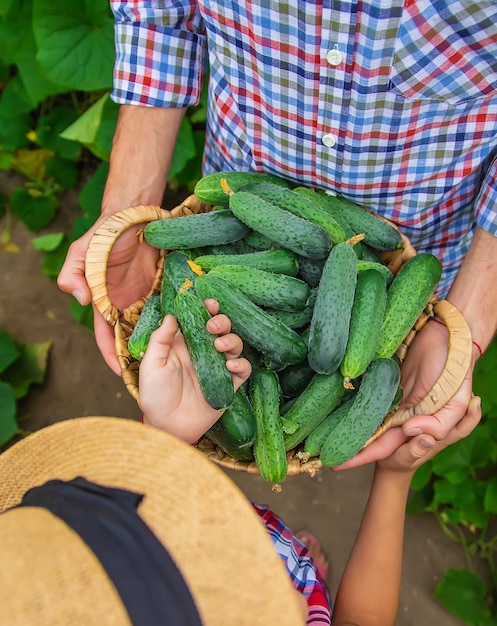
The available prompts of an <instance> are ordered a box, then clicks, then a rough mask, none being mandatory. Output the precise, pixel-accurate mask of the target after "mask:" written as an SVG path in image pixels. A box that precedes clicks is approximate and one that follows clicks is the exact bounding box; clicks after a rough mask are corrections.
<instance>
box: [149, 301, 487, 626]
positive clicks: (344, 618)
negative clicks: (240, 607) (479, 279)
mask: <svg viewBox="0 0 497 626" xmlns="http://www.w3.org/2000/svg"><path fill="white" fill-rule="evenodd" d="M206 305H207V307H208V309H209V311H210V313H211V315H213V317H212V318H211V319H210V320H209V321H208V323H207V329H208V330H209V331H210V332H211V333H213V334H217V335H218V337H217V338H216V342H215V345H216V348H217V349H218V350H219V351H220V352H224V354H225V355H226V359H227V360H226V366H227V368H228V369H229V371H230V372H231V373H232V375H233V383H234V386H235V388H238V387H239V386H240V385H241V384H242V383H243V382H244V381H245V380H247V379H248V377H249V376H250V372H251V369H250V364H249V363H248V361H247V360H246V359H244V358H239V355H240V354H241V352H242V347H243V346H242V341H241V340H240V338H239V337H238V336H237V335H235V334H233V333H231V325H230V321H229V319H228V318H227V317H226V316H225V315H220V314H217V311H218V304H217V302H216V301H214V300H207V301H206ZM479 404H480V399H479V398H477V397H474V398H473V399H472V401H471V402H470V405H469V408H468V411H467V413H466V415H465V416H464V417H463V418H462V419H461V420H460V421H459V423H458V424H456V426H455V427H454V428H453V429H452V431H451V432H450V433H449V435H448V436H447V437H446V438H445V439H444V440H442V441H436V440H435V439H434V438H433V437H432V436H430V435H427V434H420V435H417V436H416V437H412V438H411V439H409V440H407V439H406V438H405V437H404V436H403V435H402V432H401V430H400V429H394V430H392V431H391V433H390V436H391V437H397V438H398V439H399V441H398V445H399V447H398V448H397V449H396V450H395V452H394V453H393V454H392V455H391V456H389V457H387V458H385V459H383V460H381V461H378V462H377V463H376V466H375V471H374V477H373V482H372V485H371V491H370V495H369V499H368V502H367V504H366V509H365V511H364V515H363V519H362V523H361V526H360V529H359V532H358V535H357V538H356V541H355V544H354V546H353V549H352V553H351V555H350V557H349V560H348V563H347V566H346V568H345V571H344V573H343V576H342V579H341V582H340V585H339V588H338V592H337V597H336V599H335V601H334V608H333V624H334V626H346V625H347V624H355V625H357V626H379V625H381V626H388V625H390V624H392V625H393V624H394V623H395V619H396V615H397V610H398V602H399V593H400V583H401V569H402V550H403V533H404V519H405V505H406V500H407V495H408V491H409V485H410V482H411V479H412V477H413V475H414V472H415V470H416V469H417V468H418V467H419V466H420V465H421V464H423V463H424V462H426V461H427V460H428V459H430V458H431V457H433V455H434V454H436V453H437V452H438V451H440V450H442V449H443V448H445V447H446V446H448V445H450V444H452V443H454V442H456V441H458V440H459V439H462V438H463V437H466V436H467V435H468V434H469V433H470V432H471V431H472V430H473V429H474V428H475V427H476V425H477V424H478V422H479V420H480V417H481V412H480V408H479ZM140 405H141V408H142V410H143V413H144V422H145V423H146V424H150V425H152V426H154V427H156V428H159V429H161V430H165V431H167V432H169V433H171V434H173V435H175V436H177V437H179V438H181V439H183V440H184V441H187V442H189V443H194V442H195V441H197V440H198V439H199V438H200V437H201V436H202V435H203V434H204V433H205V432H206V431H207V430H208V429H209V428H210V427H211V426H212V425H213V424H214V423H215V422H216V420H217V419H218V418H219V415H220V413H219V412H218V411H216V410H214V409H212V408H211V407H210V406H209V405H208V404H207V403H206V402H205V400H204V399H203V397H202V394H201V392H200V389H199V386H198V383H197V381H196V378H195V374H194V371H193V367H192V363H191V360H190V358H189V355H188V351H187V349H186V346H185V343H184V340H183V338H182V336H181V334H180V333H178V332H177V324H176V321H175V319H174V318H173V317H172V316H167V317H166V318H165V319H164V322H163V324H162V325H161V327H160V328H159V329H157V330H156V331H155V332H154V333H153V335H152V338H151V341H150V344H149V347H148V350H147V353H146V355H145V357H144V359H143V361H142V364H141V367H140ZM254 508H255V510H256V512H258V513H259V515H260V516H261V518H262V520H263V522H264V523H266V525H267V527H268V532H269V533H270V536H271V539H272V540H273V542H274V544H275V548H276V550H277V551H278V553H279V554H280V556H281V558H282V559H283V560H284V562H285V564H286V565H287V567H288V571H289V574H290V576H291V578H292V581H293V584H294V587H295V589H297V590H299V591H301V592H302V593H303V595H304V597H305V599H306V601H307V607H306V612H307V626H311V625H313V624H316V625H317V624H331V603H330V602H329V598H328V594H327V591H326V588H325V586H324V584H323V581H322V578H321V577H320V575H319V573H317V572H316V568H315V567H314V566H313V561H312V559H310V557H309V552H308V551H307V549H306V548H305V547H304V546H303V544H302V542H301V541H299V539H298V538H296V537H294V536H293V535H292V534H291V532H290V531H289V529H288V528H287V527H286V526H285V524H284V523H283V522H282V521H281V520H280V519H279V518H277V517H276V516H275V515H274V514H272V513H271V512H270V511H268V510H267V509H264V508H263V507H258V506H256V505H254ZM318 554H319V552H318ZM290 564H292V565H291V566H290Z"/></svg>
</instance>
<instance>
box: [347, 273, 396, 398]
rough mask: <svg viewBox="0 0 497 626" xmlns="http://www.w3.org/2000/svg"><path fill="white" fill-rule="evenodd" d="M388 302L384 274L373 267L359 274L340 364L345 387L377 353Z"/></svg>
mask: <svg viewBox="0 0 497 626" xmlns="http://www.w3.org/2000/svg"><path fill="white" fill-rule="evenodd" d="M386 301H387V285H386V282H385V277H384V276H383V274H381V273H380V272H378V271H377V270H375V269H371V270H365V271H362V272H360V273H359V274H358V277H357V285H356V290H355V295H354V304H353V305H352V313H351V316H350V327H349V337H348V341H347V348H346V350H345V356H344V357H343V361H342V363H341V365H340V371H341V373H342V375H343V377H344V382H343V384H344V385H345V386H346V387H350V385H352V383H351V379H354V378H357V377H358V376H360V375H361V374H363V373H364V372H365V371H366V368H367V367H368V365H369V364H370V363H371V361H372V360H373V357H374V355H375V354H376V348H377V346H378V342H379V340H380V333H381V327H382V324H383V315H384V313H385V305H386Z"/></svg>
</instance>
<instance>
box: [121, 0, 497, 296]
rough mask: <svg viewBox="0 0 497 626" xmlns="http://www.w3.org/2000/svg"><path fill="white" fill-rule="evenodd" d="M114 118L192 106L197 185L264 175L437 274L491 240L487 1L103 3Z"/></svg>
mask: <svg viewBox="0 0 497 626" xmlns="http://www.w3.org/2000/svg"><path fill="white" fill-rule="evenodd" d="M110 4H111V7H112V10H113V12H114V15H115V18H116V46H117V48H116V49H117V58H116V66H115V81H114V90H113V94H112V98H113V99H114V100H115V101H116V102H119V103H128V104H141V105H146V106H172V107H186V106H189V105H193V104H196V103H198V101H199V97H200V93H201V89H202V81H203V77H204V75H205V68H206V67H207V56H208V65H209V73H210V84H209V112H208V128H207V136H206V151H205V157H204V171H205V173H209V172H212V171H216V170H218V171H219V170H262V171H268V172H272V173H275V174H277V175H280V176H283V177H285V178H289V179H291V180H294V181H295V182H297V183H299V184H305V185H308V186H313V187H320V188H323V189H326V190H327V191H329V192H330V193H338V194H340V195H343V196H345V197H347V198H349V199H350V200H352V201H354V202H356V203H358V204H361V205H363V206H367V207H369V208H370V209H372V210H374V211H376V212H378V213H381V214H383V215H384V216H386V217H388V218H389V219H391V220H393V221H394V222H395V223H397V224H398V225H399V227H400V228H401V229H402V230H403V232H404V233H405V234H406V235H407V236H408V237H409V238H410V239H411V242H412V243H413V245H414V247H415V248H416V249H417V250H419V251H421V250H426V251H429V252H432V253H433V254H436V255H437V256H438V257H439V258H440V259H441V261H442V264H443V266H444V274H443V278H442V281H441V283H440V285H439V295H445V293H446V291H447V289H448V287H449V286H450V284H451V282H452V281H453V279H454V277H455V273H456V272H457V270H458V268H459V265H460V263H461V260H462V258H463V257H464V256H465V254H466V252H467V249H468V247H469V244H470V241H471V236H472V232H473V230H474V228H475V225H479V226H481V227H482V228H484V229H485V230H488V231H490V232H491V233H493V234H494V235H497V158H496V155H497V3H496V2H495V0H429V1H428V0H363V2H357V1H352V0H349V1H348V0H334V1H333V2H332V1H331V0H323V1H322V2H311V1H306V0H298V1H296V2H292V3H290V2H284V1H280V0H271V2H262V1H261V0H246V1H245V2H236V3H235V2H231V1H227V0H219V1H218V2H211V1H210V0H201V1H200V2H193V1H191V2H190V1H188V0H176V1H174V2H165V1H162V0H134V1H130V2H118V1H115V0H111V2H110Z"/></svg>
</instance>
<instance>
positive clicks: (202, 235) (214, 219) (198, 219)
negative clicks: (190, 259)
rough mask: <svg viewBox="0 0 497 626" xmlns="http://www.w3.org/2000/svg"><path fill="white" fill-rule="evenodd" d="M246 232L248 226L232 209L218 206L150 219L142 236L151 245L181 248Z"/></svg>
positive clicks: (220, 241)
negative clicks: (186, 213)
mask: <svg viewBox="0 0 497 626" xmlns="http://www.w3.org/2000/svg"><path fill="white" fill-rule="evenodd" d="M248 232H249V228H248V227H247V226H245V224H243V223H242V222H241V221H240V220H239V219H238V218H236V217H235V216H234V215H233V213H232V212H231V211H229V210H228V209H221V210H219V211H211V212H210V213H193V214H192V215H183V216H182V217H176V218H169V219H165V220H156V221H155V222H149V223H148V224H147V225H146V226H145V228H144V230H143V236H144V238H145V241H146V242H147V243H149V244H150V245H151V246H153V247H154V248H160V249H162V250H184V249H188V248H197V247H202V246H213V245H221V244H227V243H232V242H234V241H237V240H238V239H242V238H243V237H245V235H246V234H247V233H248Z"/></svg>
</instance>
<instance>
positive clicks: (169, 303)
mask: <svg viewBox="0 0 497 626" xmlns="http://www.w3.org/2000/svg"><path fill="white" fill-rule="evenodd" d="M177 293H178V292H177V291H176V289H175V288H174V285H173V284H172V282H171V281H170V280H169V278H168V276H167V274H166V272H162V282H161V288H160V310H161V319H164V318H165V317H166V315H174V299H175V298H176V294H177Z"/></svg>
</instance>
